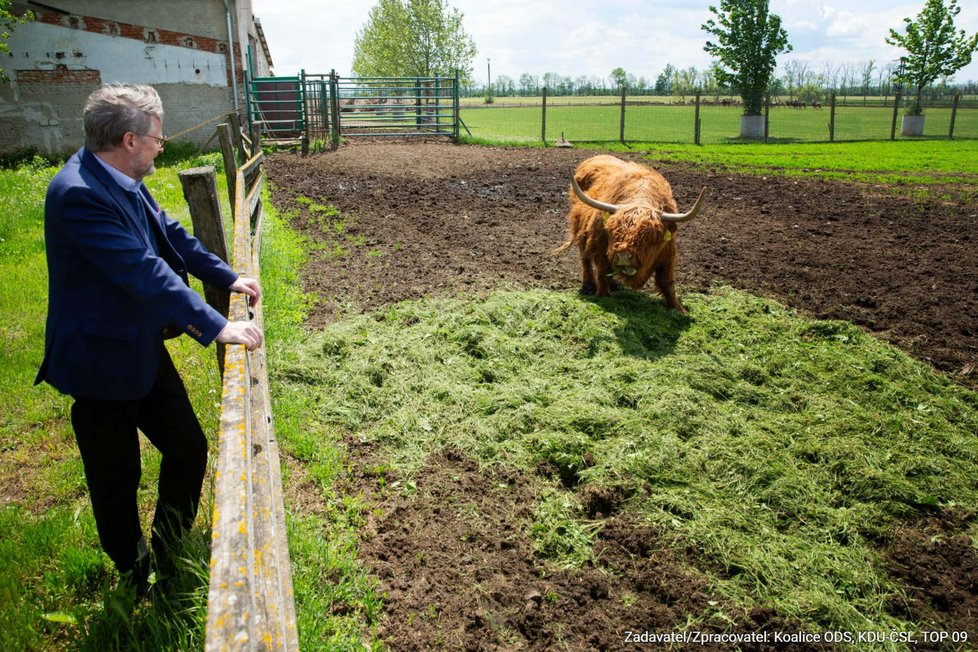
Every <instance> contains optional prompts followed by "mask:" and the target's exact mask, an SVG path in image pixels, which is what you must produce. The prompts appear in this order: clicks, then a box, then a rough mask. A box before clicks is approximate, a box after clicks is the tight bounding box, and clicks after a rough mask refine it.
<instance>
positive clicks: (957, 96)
mask: <svg viewBox="0 0 978 652" xmlns="http://www.w3.org/2000/svg"><path fill="white" fill-rule="evenodd" d="M960 99H961V93H955V94H954V100H952V102H951V124H950V126H949V127H948V128H947V139H948V140H954V119H955V118H956V117H957V115H958V100H960Z"/></svg>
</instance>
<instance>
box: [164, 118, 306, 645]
mask: <svg viewBox="0 0 978 652" xmlns="http://www.w3.org/2000/svg"><path fill="white" fill-rule="evenodd" d="M229 127H231V125H221V126H220V127H218V133H219V134H221V132H222V131H224V134H227V133H228V132H229V131H231V129H229ZM233 131H237V128H236V127H235V128H234V129H233ZM238 133H239V135H240V132H238ZM222 139H223V134H222ZM248 145H250V143H248ZM252 148H253V149H254V150H255V153H254V154H253V155H251V156H250V157H249V158H248V159H247V161H245V162H243V163H242V165H241V166H238V165H237V163H236V161H235V158H234V150H233V149H232V148H223V149H224V158H225V168H226V169H227V170H231V173H229V177H230V176H231V175H232V174H233V178H234V183H233V185H232V186H231V187H232V188H233V192H234V194H233V201H232V206H233V212H234V262H233V267H234V269H235V271H237V272H238V274H239V275H241V276H248V277H252V278H260V277H261V274H260V269H259V265H258V254H259V251H260V247H261V245H260V243H261V224H262V219H261V213H262V204H261V201H260V195H261V185H262V177H263V172H262V170H261V162H262V156H261V153H260V151H258V147H257V144H255V145H253V146H252ZM248 154H249V152H248V151H247V148H246V147H245V148H242V151H241V157H242V158H245V157H246V156H247V155H248ZM201 175H204V176H206V175H209V178H210V179H211V181H210V182H204V185H206V186H210V187H212V190H211V189H210V188H208V190H207V191H203V192H202V191H200V190H197V191H195V192H196V193H197V194H198V195H200V196H202V197H204V200H203V201H202V203H201V202H197V203H198V206H195V203H194V202H191V213H192V215H194V216H195V217H194V220H195V230H196V229H197V226H196V222H197V219H198V218H197V217H196V216H198V215H202V214H203V212H205V209H204V208H202V205H207V204H210V205H212V206H213V204H214V198H215V197H216V196H217V188H216V175H215V174H214V170H213V168H204V169H199V168H198V169H195V170H187V171H185V172H183V173H181V181H182V182H183V184H184V194H185V195H186V196H187V199H188V202H190V201H191V192H190V191H188V188H189V187H193V186H194V185H196V184H199V183H201V182H200V181H192V180H190V179H191V178H194V177H199V176H201ZM211 212H213V211H212V210H211ZM211 219H212V218H211ZM217 220H218V222H220V212H219V211H218V212H217ZM214 230H217V231H220V236H219V237H220V238H222V239H223V237H224V236H223V228H216V229H214ZM247 299H248V298H247V296H246V295H243V294H232V295H231V296H230V307H229V314H228V318H229V319H231V320H249V319H250V320H253V321H254V322H255V323H256V325H258V326H259V327H260V328H261V327H263V325H264V319H263V314H262V307H261V304H260V303H259V305H258V306H255V307H254V308H252V307H250V306H249V305H248V300H247ZM222 369H223V385H224V388H223V397H222V403H221V424H220V434H219V441H218V459H217V470H216V472H215V476H214V513H213V522H212V534H211V569H210V587H209V591H208V598H207V599H208V605H207V633H206V641H205V649H206V650H207V652H218V651H225V650H226V651H238V650H241V651H249V652H251V651H258V650H286V651H290V650H298V649H299V645H298V632H297V630H296V621H295V601H294V599H293V595H292V574H291V568H290V565H289V564H290V562H289V551H288V544H287V539H286V530H285V508H284V505H283V500H282V478H281V475H280V466H279V454H278V444H277V442H276V439H275V428H274V422H273V419H272V408H271V399H270V397H269V390H268V371H267V366H266V357H265V349H264V348H261V349H258V350H256V351H252V352H249V351H247V350H246V349H245V347H244V346H241V345H228V346H227V347H225V352H224V359H223V367H222Z"/></svg>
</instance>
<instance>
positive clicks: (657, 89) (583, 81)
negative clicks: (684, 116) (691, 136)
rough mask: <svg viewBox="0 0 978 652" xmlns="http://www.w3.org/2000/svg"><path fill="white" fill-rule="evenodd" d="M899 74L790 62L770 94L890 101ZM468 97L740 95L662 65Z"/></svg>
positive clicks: (952, 85) (478, 88) (942, 85)
mask: <svg viewBox="0 0 978 652" xmlns="http://www.w3.org/2000/svg"><path fill="white" fill-rule="evenodd" d="M898 68H899V64H898V63H897V62H889V63H887V64H886V65H884V66H880V65H878V64H877V62H876V61H875V60H872V59H870V60H868V61H864V62H860V63H845V64H839V65H835V64H830V63H826V64H823V65H822V66H819V67H816V66H814V65H812V64H810V63H809V62H807V61H801V60H791V61H787V62H785V63H784V65H783V66H782V68H781V74H780V75H779V76H776V77H772V79H771V82H770V83H769V85H768V92H769V93H770V94H771V95H772V96H774V97H784V98H788V99H798V100H801V101H803V102H811V101H816V100H817V101H821V100H823V99H825V95H826V93H829V92H834V93H836V94H837V95H839V96H849V95H853V96H863V97H865V96H868V97H888V96H890V95H893V92H894V90H895V89H894V87H895V86H896V84H897V82H896V80H895V79H894V76H895V75H896V73H897V71H898ZM462 87H463V94H464V95H465V96H467V97H476V96H485V97H487V98H494V97H534V96H539V95H540V94H541V92H542V89H543V88H544V87H546V89H547V94H548V95H551V96H574V95H576V96H602V95H609V96H620V95H621V92H622V89H623V88H624V89H625V90H626V92H627V94H628V95H633V96H653V97H654V96H659V97H679V98H681V99H684V100H685V99H686V98H687V97H689V96H692V95H695V93H696V92H697V91H700V92H701V93H702V95H703V96H704V97H715V98H719V97H727V96H736V95H738V94H739V89H738V88H737V87H736V86H735V85H731V84H722V83H721V82H720V81H719V79H718V77H717V74H716V71H715V66H711V67H709V68H707V69H705V70H698V69H697V68H696V67H694V66H691V67H688V68H679V67H677V66H674V65H672V64H671V63H670V64H666V66H665V68H664V69H663V70H662V72H660V73H659V74H658V75H657V76H656V77H655V79H654V80H652V79H649V78H647V77H642V76H639V77H636V76H635V75H632V74H629V73H628V72H626V71H625V70H624V69H622V68H615V69H614V70H613V71H611V74H610V75H608V76H607V77H597V76H593V75H592V76H587V75H578V76H573V75H561V74H559V73H554V72H548V73H545V74H543V75H533V74H530V73H523V74H521V75H520V76H519V77H518V78H514V77H511V76H509V75H505V74H502V75H499V76H497V77H496V78H494V79H492V80H490V83H489V84H480V85H477V84H473V83H469V84H463V85H462ZM925 90H926V92H927V94H928V95H930V96H949V95H953V94H954V93H961V94H964V95H974V94H978V81H975V80H969V81H966V82H962V83H956V82H954V81H953V80H951V79H950V78H948V79H943V80H940V81H938V82H936V83H934V84H931V85H930V86H929V87H928V88H927V89H925Z"/></svg>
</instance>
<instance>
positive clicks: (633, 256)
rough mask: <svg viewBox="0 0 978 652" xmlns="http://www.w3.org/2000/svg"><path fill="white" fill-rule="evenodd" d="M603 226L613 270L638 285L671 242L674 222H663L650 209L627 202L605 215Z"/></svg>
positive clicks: (674, 227)
mask: <svg viewBox="0 0 978 652" xmlns="http://www.w3.org/2000/svg"><path fill="white" fill-rule="evenodd" d="M605 229H606V230H607V232H608V251H607V256H608V262H609V263H610V264H611V267H612V270H613V272H614V273H615V274H617V275H618V276H620V277H621V278H622V280H624V281H625V282H626V283H628V284H629V285H637V286H640V285H642V284H643V283H645V281H647V280H648V279H649V277H650V276H651V275H652V272H653V271H654V268H655V264H656V261H658V260H659V258H660V256H661V253H662V251H663V249H664V248H666V247H670V246H672V243H673V238H674V235H675V231H676V225H675V224H669V225H667V224H665V223H663V222H662V220H660V219H659V216H658V213H657V211H655V210H654V209H650V208H648V207H641V206H628V207H622V208H621V209H620V210H619V211H618V212H616V213H614V214H613V215H611V216H609V217H608V219H607V221H606V223H605Z"/></svg>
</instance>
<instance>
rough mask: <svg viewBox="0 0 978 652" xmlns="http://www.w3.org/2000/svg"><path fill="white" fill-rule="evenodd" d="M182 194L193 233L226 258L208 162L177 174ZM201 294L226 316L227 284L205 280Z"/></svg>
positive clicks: (213, 176)
mask: <svg viewBox="0 0 978 652" xmlns="http://www.w3.org/2000/svg"><path fill="white" fill-rule="evenodd" d="M178 176H179V177H180V185H181V186H183V196H184V198H185V199H186V200H187V204H188V205H189V206H190V218H191V220H192V221H193V226H194V236H195V237H196V238H197V239H198V240H200V241H201V242H202V243H204V246H205V247H207V250H208V251H210V252H211V253H212V254H214V255H215V256H217V257H218V258H220V259H221V260H223V261H224V262H226V263H230V260H229V258H228V245H227V239H226V237H225V235H224V221H223V219H222V218H221V203H220V201H219V200H218V198H217V173H216V172H215V171H214V167H213V166H210V165H208V166H207V167H202V168H192V169H190V170H184V171H182V172H180V173H179V174H178ZM204 298H205V299H206V300H207V303H208V304H209V305H210V306H211V307H212V308H214V309H215V310H217V311H218V312H219V313H221V314H222V315H225V316H227V314H228V306H229V302H230V298H231V292H230V291H229V290H228V289H227V288H217V287H214V286H213V285H208V284H207V283H205V284H204ZM224 348H225V347H224V345H223V344H221V343H220V342H218V344H217V366H218V369H220V370H221V376H222V377H223V376H224Z"/></svg>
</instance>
